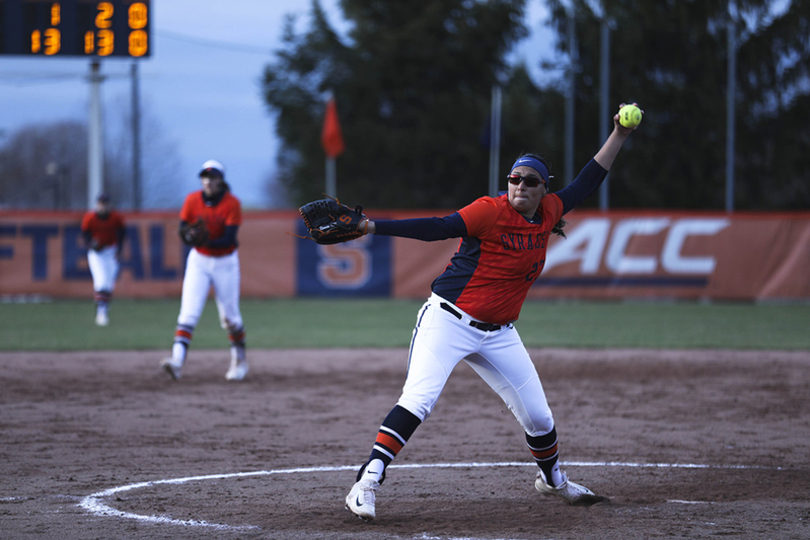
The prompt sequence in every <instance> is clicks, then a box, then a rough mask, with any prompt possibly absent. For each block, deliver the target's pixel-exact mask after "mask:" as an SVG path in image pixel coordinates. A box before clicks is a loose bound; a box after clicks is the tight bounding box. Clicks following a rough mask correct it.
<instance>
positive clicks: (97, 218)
mask: <svg viewBox="0 0 810 540" xmlns="http://www.w3.org/2000/svg"><path fill="white" fill-rule="evenodd" d="M82 236H83V237H84V242H85V245H86V246H87V266H89V267H90V275H91V276H92V277H93V297H94V299H95V301H96V324H97V325H98V326H107V325H108V324H109V322H110V319H109V314H108V310H109V304H110V300H112V293H113V290H115V280H116V278H117V277H118V269H119V265H118V257H119V255H120V254H121V247H122V246H123V245H124V218H123V217H121V214H119V213H118V212H115V211H114V210H112V209H111V207H110V196H109V195H107V194H106V193H102V194H101V195H99V196H98V198H97V199H96V208H95V209H94V210H91V211H90V212H87V213H86V214H85V215H84V217H83V218H82Z"/></svg>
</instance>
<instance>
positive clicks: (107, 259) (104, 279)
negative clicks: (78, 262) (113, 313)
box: [87, 246, 119, 292]
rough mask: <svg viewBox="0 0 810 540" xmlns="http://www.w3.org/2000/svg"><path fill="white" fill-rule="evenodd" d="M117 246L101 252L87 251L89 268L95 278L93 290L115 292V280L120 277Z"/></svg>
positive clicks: (106, 248) (108, 247)
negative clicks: (116, 254) (116, 253)
mask: <svg viewBox="0 0 810 540" xmlns="http://www.w3.org/2000/svg"><path fill="white" fill-rule="evenodd" d="M116 249H117V248H116V247H115V246H107V247H105V248H103V249H102V250H100V251H95V250H92V249H90V250H88V251H87V266H88V267H90V275H91V276H93V290H94V291H96V292H98V291H109V292H113V290H114V289H115V278H117V277H118V268H119V264H118V259H116V258H115V252H116Z"/></svg>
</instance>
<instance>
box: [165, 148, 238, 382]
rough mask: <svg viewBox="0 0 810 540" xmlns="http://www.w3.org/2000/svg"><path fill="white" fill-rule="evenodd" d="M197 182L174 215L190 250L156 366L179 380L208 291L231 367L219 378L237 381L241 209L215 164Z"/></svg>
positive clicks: (209, 163)
mask: <svg viewBox="0 0 810 540" xmlns="http://www.w3.org/2000/svg"><path fill="white" fill-rule="evenodd" d="M200 181H201V182H202V189H201V190H200V191H195V192H193V193H190V194H189V195H188V196H187V197H186V200H185V202H184V203H183V207H182V209H181V210H180V237H181V238H182V239H183V241H184V242H185V243H187V244H189V245H191V246H193V248H192V249H191V251H189V254H188V259H187V261H186V272H185V276H184V277H183V292H182V298H181V301H180V314H179V316H178V317H177V328H176V329H175V333H174V344H173V345H172V355H171V357H169V358H166V359H164V360H163V361H162V362H161V364H160V365H161V367H162V368H163V370H164V371H166V373H167V374H168V375H169V376H170V377H171V378H172V379H173V380H177V379H179V378H180V374H181V371H182V368H183V365H184V363H185V361H186V357H187V355H188V348H189V346H190V344H191V339H192V338H193V336H194V329H195V328H196V326H197V322H198V321H199V320H200V316H201V315H202V312H203V308H204V307H205V302H206V300H207V299H208V292H209V291H210V290H211V287H212V286H213V288H214V298H215V300H216V305H217V310H218V311H219V320H220V324H221V325H222V328H223V329H225V330H227V331H228V340H229V341H230V349H231V364H230V368H229V369H228V372H227V373H226V375H225V378H226V379H227V380H229V381H241V380H242V379H244V378H245V376H246V375H247V372H248V363H247V358H246V354H245V327H244V325H243V323H242V314H241V312H240V311H239V285H240V273H239V253H238V251H237V245H238V243H237V240H236V235H237V232H238V230H239V226H240V225H241V224H242V207H241V204H240V203H239V200H238V199H237V198H236V197H234V196H233V195H232V194H231V191H230V186H229V185H228V184H227V183H226V182H225V168H224V167H223V166H222V164H221V163H219V162H218V161H214V160H209V161H206V162H205V163H203V166H202V170H201V171H200Z"/></svg>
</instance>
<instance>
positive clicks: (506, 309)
mask: <svg viewBox="0 0 810 540" xmlns="http://www.w3.org/2000/svg"><path fill="white" fill-rule="evenodd" d="M613 124H614V127H613V132H612V133H611V134H610V136H609V137H608V139H607V141H605V143H604V145H603V146H602V148H601V149H600V150H599V151H598V152H597V153H596V155H595V156H594V158H593V159H592V160H591V161H590V162H589V163H588V164H587V165H586V166H585V167H584V168H583V169H582V171H580V173H579V175H578V176H577V178H576V179H575V180H574V181H573V182H572V183H571V184H570V185H569V186H567V187H566V188H565V189H563V190H561V191H558V192H556V193H549V178H550V175H549V170H548V164H547V163H546V162H545V160H543V158H542V157H540V156H537V155H534V154H526V155H524V156H521V157H520V158H518V160H517V161H516V162H515V164H514V165H512V169H511V172H510V174H509V176H508V192H507V194H505V195H501V196H499V197H496V198H492V197H482V198H480V199H478V200H476V201H474V202H473V203H472V204H470V205H468V206H466V207H464V208H462V209H461V210H459V211H458V212H456V213H454V214H451V215H449V216H446V217H444V218H438V217H437V218H424V219H409V220H386V221H377V222H376V223H375V222H373V221H370V220H364V221H361V222H360V224H359V226H358V230H360V231H367V232H368V233H372V234H384V235H389V236H400V237H406V238H416V239H419V240H427V241H431V240H442V239H446V238H461V239H462V240H461V243H460V244H459V248H458V251H457V252H456V254H455V255H454V256H453V258H452V259H451V261H450V264H449V265H448V266H447V268H446V269H445V271H444V272H443V273H442V274H441V275H440V276H439V277H438V278H436V279H435V280H434V281H433V284H432V286H431V289H432V294H431V296H430V298H428V300H427V302H425V304H424V305H423V306H422V309H421V310H420V311H419V314H418V316H417V322H416V327H415V328H414V331H413V338H412V340H411V348H410V351H409V356H408V374H407V378H406V380H405V385H404V387H403V389H402V394H401V395H400V397H399V400H398V401H397V403H396V405H395V406H394V408H393V409H391V411H390V412H389V413H388V415H387V416H386V417H385V419H384V420H383V423H382V425H381V426H380V428H379V430H378V432H377V435H376V439H375V442H374V444H373V445H372V449H371V454H370V456H369V459H368V461H367V462H366V463H365V465H363V467H361V469H360V471H359V472H358V473H357V479H356V480H357V481H356V482H355V484H354V486H352V489H351V491H349V494H348V495H347V496H346V498H345V503H346V508H347V509H349V510H350V511H351V512H352V513H354V514H355V515H357V516H358V517H360V518H362V519H364V520H371V519H374V518H375V516H376V495H375V493H376V491H377V489H378V488H379V486H380V484H381V483H382V482H383V480H384V479H385V471H386V468H387V467H388V465H389V464H390V463H391V462H392V461H393V460H394V458H395V457H396V456H397V454H398V453H399V452H400V451H401V450H402V448H403V447H404V446H405V444H406V442H407V441H408V440H409V439H410V437H411V436H412V435H413V434H414V432H415V431H416V429H417V428H418V427H419V425H420V424H421V423H422V422H423V421H425V420H426V419H427V418H428V416H429V415H430V413H431V412H432V411H433V408H434V406H435V405H436V402H437V401H438V399H439V395H440V394H441V392H442V390H443V389H444V386H445V384H446V383H447V379H448V378H449V376H450V373H451V372H452V371H453V369H454V368H455V366H456V365H457V364H458V363H459V362H461V361H462V360H464V361H465V362H466V363H467V364H469V365H470V367H472V369H473V370H474V371H475V372H476V373H477V374H478V375H479V376H480V377H481V378H482V379H483V380H484V381H485V382H486V383H487V384H488V385H489V386H490V387H491V388H492V389H493V390H494V391H495V392H497V393H498V395H499V396H500V397H501V399H503V401H504V403H505V404H506V405H507V406H508V407H509V410H511V411H512V413H513V414H514V415H515V418H516V419H517V420H518V422H519V423H520V425H521V427H522V428H523V430H524V431H525V437H526V443H527V445H528V448H529V452H530V453H531V455H532V456H533V457H534V460H535V461H536V463H537V466H538V470H537V474H536V478H535V484H534V485H535V488H536V489H537V490H538V491H540V492H541V493H544V494H547V495H555V496H558V497H561V498H563V499H565V500H566V501H568V502H569V503H571V504H577V505H591V504H595V503H597V502H600V501H604V500H606V499H605V498H604V497H601V496H599V495H596V494H595V493H594V492H593V491H591V490H590V489H588V488H586V487H584V486H581V485H579V484H575V483H574V482H571V481H569V479H568V476H567V475H566V474H565V473H564V472H563V471H561V470H560V465H559V449H558V445H557V431H556V426H555V423H554V418H553V415H552V413H551V409H550V407H549V405H548V402H547V400H546V396H545V392H544V390H543V385H542V383H541V382H540V378H539V376H538V374H537V370H536V369H535V367H534V364H533V363H532V360H531V358H530V357H529V354H528V352H527V351H526V348H525V346H524V345H523V342H522V340H521V339H520V336H519V335H518V332H517V329H515V327H514V325H513V324H512V323H513V322H514V321H516V320H517V318H518V316H519V314H520V310H521V307H522V306H523V302H524V301H525V299H526V294H527V293H528V291H529V288H530V287H531V285H532V283H533V282H534V281H535V280H536V279H537V277H538V276H539V275H540V272H541V271H542V270H543V265H544V264H545V259H546V249H547V245H548V240H549V237H550V235H551V234H552V233H557V234H560V235H563V233H562V228H563V227H564V226H565V222H564V221H563V220H562V217H563V215H564V214H566V213H567V212H569V211H570V210H572V209H573V208H574V207H575V206H576V205H577V204H579V203H580V202H582V200H584V199H585V198H586V197H587V196H588V195H590V194H591V193H593V191H594V190H596V189H597V188H598V186H599V184H600V183H601V182H602V180H603V179H604V178H605V176H607V171H608V169H609V168H610V166H611V164H612V163H613V160H614V158H615V157H616V155H617V154H618V152H619V150H620V149H621V146H622V144H623V143H624V141H625V140H626V139H627V137H628V136H629V135H630V133H631V132H632V129H631V128H626V127H623V126H622V125H620V124H619V115H618V114H616V115H614V117H613ZM316 241H317V240H316Z"/></svg>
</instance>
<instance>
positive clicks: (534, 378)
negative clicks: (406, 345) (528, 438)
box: [397, 294, 554, 436]
mask: <svg viewBox="0 0 810 540" xmlns="http://www.w3.org/2000/svg"><path fill="white" fill-rule="evenodd" d="M441 302H446V303H448V304H450V306H452V307H453V309H455V310H456V311H457V312H458V313H460V314H461V315H462V316H463V318H462V319H461V320H459V319H458V318H457V317H456V316H454V315H453V314H451V313H448V312H447V311H445V310H444V309H442V308H441V307H440V306H439V304H440V303H441ZM470 320H474V319H471V318H470V317H469V315H467V314H466V313H464V312H463V311H461V310H460V309H458V308H457V307H455V305H453V304H451V303H450V302H447V301H446V300H444V299H442V298H441V297H439V296H437V295H435V294H433V295H431V297H430V298H429V299H428V301H427V302H425V304H424V305H423V306H422V309H421V310H420V311H419V315H418V317H417V323H416V328H414V331H413V339H412V341H411V350H410V355H409V359H408V376H407V379H406V380H405V386H404V387H403V389H402V395H401V396H400V398H399V401H398V402H397V405H400V406H401V407H404V408H405V409H407V410H408V411H410V412H411V413H413V414H414V415H416V416H417V417H418V418H419V419H421V420H422V421H424V420H425V419H426V418H427V417H428V416H429V415H430V413H431V411H432V410H433V407H434V406H435V405H436V402H437V401H438V399H439V395H440V394H441V392H442V390H443V389H444V386H445V384H446V383H447V379H448V378H449V377H450V373H451V372H452V371H453V368H455V367H456V364H458V363H459V362H460V361H461V360H464V361H465V362H466V363H467V364H469V365H470V367H472V368H473V370H475V372H476V373H478V375H479V376H480V377H481V378H482V379H483V380H484V381H485V382H486V383H487V384H488V385H489V386H490V387H491V388H492V389H493V390H495V392H497V394H498V395H499V396H500V397H501V399H503V401H504V403H506V405H507V407H509V410H511V411H512V413H513V414H514V415H515V418H517V420H518V422H519V423H520V425H521V426H522V427H523V429H524V430H525V431H526V433H528V434H529V435H532V436H539V435H545V434H546V433H548V432H550V431H551V429H552V428H553V427H554V418H553V417H552V414H551V409H550V408H549V406H548V402H547V400H546V394H545V392H544V391H543V385H542V384H541V382H540V377H539V376H538V375H537V370H536V369H535V367H534V364H533V363H532V360H531V357H529V353H528V351H526V347H525V346H524V345H523V342H522V341H521V339H520V336H519V335H518V332H517V330H516V329H515V327H514V326H513V325H511V324H510V325H507V326H503V327H501V329H500V330H495V331H491V332H485V331H483V330H479V329H477V328H474V327H472V326H470Z"/></svg>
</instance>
